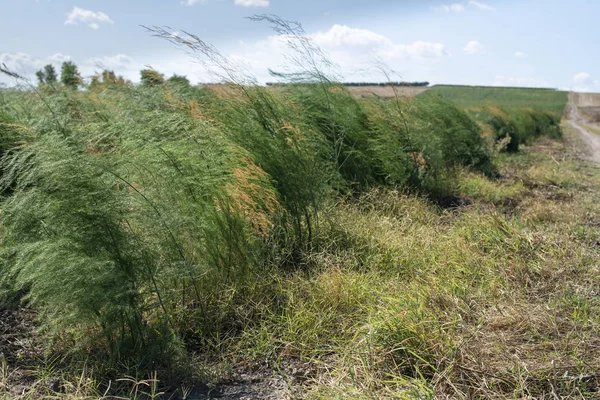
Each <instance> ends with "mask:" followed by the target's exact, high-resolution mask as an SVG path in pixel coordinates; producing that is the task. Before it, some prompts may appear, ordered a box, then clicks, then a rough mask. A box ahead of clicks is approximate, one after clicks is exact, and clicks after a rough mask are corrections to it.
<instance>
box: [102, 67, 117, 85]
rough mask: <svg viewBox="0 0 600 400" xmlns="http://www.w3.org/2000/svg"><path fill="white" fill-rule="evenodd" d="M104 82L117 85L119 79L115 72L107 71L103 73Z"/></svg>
mask: <svg viewBox="0 0 600 400" xmlns="http://www.w3.org/2000/svg"><path fill="white" fill-rule="evenodd" d="M102 82H104V83H117V77H116V75H115V71H110V70H108V69H105V70H104V71H102Z"/></svg>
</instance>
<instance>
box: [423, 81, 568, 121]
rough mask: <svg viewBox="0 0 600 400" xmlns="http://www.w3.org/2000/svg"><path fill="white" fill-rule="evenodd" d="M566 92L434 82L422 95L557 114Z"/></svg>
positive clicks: (470, 105) (474, 105)
mask: <svg viewBox="0 0 600 400" xmlns="http://www.w3.org/2000/svg"><path fill="white" fill-rule="evenodd" d="M567 94H568V93H567V92H563V91H559V90H554V89H528V88H506V87H504V88H503V87H493V86H452V85H436V86H434V87H432V88H431V89H430V90H428V91H427V92H426V93H425V94H424V95H439V96H441V97H443V98H445V99H448V100H451V101H452V102H454V103H455V104H457V105H459V106H461V107H464V108H479V107H490V106H493V107H500V108H531V109H534V110H544V111H548V112H552V113H555V114H561V113H562V112H563V110H564V108H565V104H566V102H567Z"/></svg>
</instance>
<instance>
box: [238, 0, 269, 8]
mask: <svg viewBox="0 0 600 400" xmlns="http://www.w3.org/2000/svg"><path fill="white" fill-rule="evenodd" d="M235 5H236V6H242V7H269V0H235Z"/></svg>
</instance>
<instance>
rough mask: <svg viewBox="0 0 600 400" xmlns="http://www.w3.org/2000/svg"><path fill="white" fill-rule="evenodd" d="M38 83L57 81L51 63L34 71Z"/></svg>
mask: <svg viewBox="0 0 600 400" xmlns="http://www.w3.org/2000/svg"><path fill="white" fill-rule="evenodd" d="M35 76H37V78H38V82H39V84H40V85H54V84H55V83H56V81H57V78H58V77H57V75H56V70H55V69H54V66H53V65H52V64H48V65H46V66H44V68H43V69H41V70H39V71H38V72H36V73H35Z"/></svg>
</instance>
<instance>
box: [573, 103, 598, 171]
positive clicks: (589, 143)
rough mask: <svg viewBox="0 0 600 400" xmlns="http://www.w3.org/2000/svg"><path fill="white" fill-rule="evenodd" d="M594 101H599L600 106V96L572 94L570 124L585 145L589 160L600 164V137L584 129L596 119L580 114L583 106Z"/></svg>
mask: <svg viewBox="0 0 600 400" xmlns="http://www.w3.org/2000/svg"><path fill="white" fill-rule="evenodd" d="M593 101H598V103H599V104H600V95H590V94H581V93H571V94H570V95H569V105H568V110H569V113H568V115H569V121H568V122H569V125H571V126H572V127H573V128H574V129H575V130H576V131H577V132H578V133H579V136H580V137H581V139H582V140H583V142H584V143H585V145H586V150H587V154H588V157H589V159H590V160H592V161H594V162H598V163H600V136H598V135H596V134H595V133H592V132H590V131H589V130H587V129H586V128H585V127H584V125H585V124H586V123H588V124H589V123H594V122H595V121H594V118H590V116H589V115H587V116H586V115H583V114H582V113H581V112H580V107H582V106H581V104H591V103H592V102H593ZM588 110H589V106H588Z"/></svg>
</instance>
